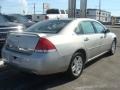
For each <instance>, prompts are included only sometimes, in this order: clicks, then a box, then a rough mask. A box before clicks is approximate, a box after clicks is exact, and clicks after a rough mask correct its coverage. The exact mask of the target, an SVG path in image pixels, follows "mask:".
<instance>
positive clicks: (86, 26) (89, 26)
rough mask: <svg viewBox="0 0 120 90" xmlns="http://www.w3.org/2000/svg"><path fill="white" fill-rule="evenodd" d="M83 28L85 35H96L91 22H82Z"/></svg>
mask: <svg viewBox="0 0 120 90" xmlns="http://www.w3.org/2000/svg"><path fill="white" fill-rule="evenodd" d="M81 27H82V29H83V32H84V34H93V33H95V30H94V28H93V25H92V23H91V22H89V21H85V22H82V23H81Z"/></svg>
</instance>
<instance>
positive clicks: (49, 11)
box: [46, 9, 59, 14]
mask: <svg viewBox="0 0 120 90" xmlns="http://www.w3.org/2000/svg"><path fill="white" fill-rule="evenodd" d="M46 13H47V14H59V10H58V9H48V10H47V11H46Z"/></svg>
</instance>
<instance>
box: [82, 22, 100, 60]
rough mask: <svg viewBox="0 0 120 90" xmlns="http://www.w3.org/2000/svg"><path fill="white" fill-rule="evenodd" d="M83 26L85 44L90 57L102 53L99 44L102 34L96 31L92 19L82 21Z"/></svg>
mask: <svg viewBox="0 0 120 90" xmlns="http://www.w3.org/2000/svg"><path fill="white" fill-rule="evenodd" d="M80 25H81V27H82V29H83V33H84V35H83V36H82V38H84V45H85V47H86V51H87V56H88V59H91V58H93V57H95V56H96V55H98V54H99V53H100V51H99V44H100V43H101V42H100V36H98V34H96V31H95V29H94V27H93V25H92V23H91V21H84V22H81V24H80Z"/></svg>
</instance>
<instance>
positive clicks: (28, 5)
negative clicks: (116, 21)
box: [0, 0, 120, 16]
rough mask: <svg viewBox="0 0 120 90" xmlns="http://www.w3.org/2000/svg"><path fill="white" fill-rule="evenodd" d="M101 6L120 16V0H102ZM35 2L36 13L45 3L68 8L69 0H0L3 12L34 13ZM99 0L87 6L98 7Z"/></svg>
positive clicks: (40, 11)
mask: <svg viewBox="0 0 120 90" xmlns="http://www.w3.org/2000/svg"><path fill="white" fill-rule="evenodd" d="M101 2H102V4H101V8H102V9H103V10H107V11H109V12H111V13H112V15H115V16H120V0H101ZM34 3H35V5H36V13H42V12H43V9H42V7H43V3H49V4H50V7H51V8H59V9H67V8H68V0H0V6H2V12H3V13H5V14H9V13H21V14H23V10H24V11H26V12H27V13H28V14H31V13H33V6H34ZM79 7H80V0H77V8H79ZM98 7H99V0H88V3H87V8H98Z"/></svg>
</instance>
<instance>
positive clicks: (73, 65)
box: [67, 53, 84, 79]
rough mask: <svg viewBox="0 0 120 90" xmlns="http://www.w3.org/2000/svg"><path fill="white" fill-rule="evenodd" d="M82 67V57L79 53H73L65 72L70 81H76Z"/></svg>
mask: <svg viewBox="0 0 120 90" xmlns="http://www.w3.org/2000/svg"><path fill="white" fill-rule="evenodd" d="M83 67H84V61H83V55H82V54H80V53H75V54H74V55H73V56H72V59H71V62H70V65H69V68H68V70H67V75H68V76H69V77H70V78H71V79H76V78H78V77H79V76H80V75H81V73H82V71H83Z"/></svg>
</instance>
